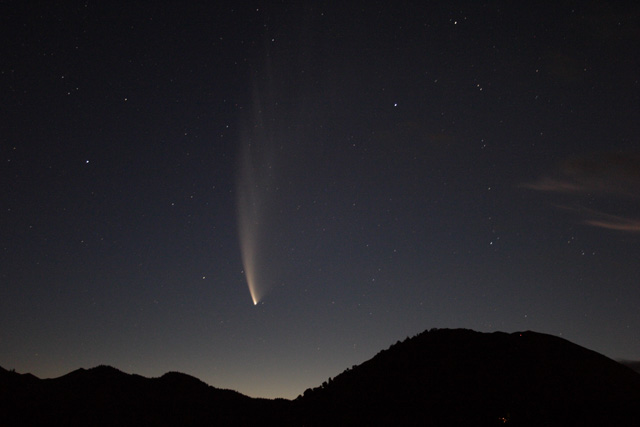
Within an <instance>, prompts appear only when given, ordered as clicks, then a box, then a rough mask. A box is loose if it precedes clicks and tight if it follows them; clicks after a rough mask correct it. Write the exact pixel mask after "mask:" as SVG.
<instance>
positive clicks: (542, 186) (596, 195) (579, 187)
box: [521, 153, 640, 233]
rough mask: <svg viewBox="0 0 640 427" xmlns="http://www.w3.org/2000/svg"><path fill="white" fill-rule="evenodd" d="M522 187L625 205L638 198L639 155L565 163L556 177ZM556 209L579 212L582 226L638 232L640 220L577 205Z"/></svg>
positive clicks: (598, 157) (576, 160) (580, 159)
mask: <svg viewBox="0 0 640 427" xmlns="http://www.w3.org/2000/svg"><path fill="white" fill-rule="evenodd" d="M521 187H523V188H528V189H530V190H535V191H541V192H546V193H560V194H565V195H576V196H585V195H588V196H589V197H590V198H591V199H592V200H595V201H598V200H599V199H601V198H606V199H607V200H610V199H611V198H612V197H613V198H617V199H618V200H624V201H626V203H628V202H631V203H635V202H634V201H635V200H636V199H638V198H640V155H638V154H636V153H633V154H622V153H604V154H599V155H592V156H585V157H580V158H574V159H571V160H568V161H565V162H564V163H563V164H562V165H561V166H560V168H559V173H558V177H550V176H543V177H541V178H540V179H538V180H537V181H535V182H532V183H526V184H522V185H521ZM558 207H559V208H561V209H565V210H571V211H575V212H578V213H579V214H580V215H581V216H582V217H583V218H584V219H583V220H582V221H581V222H582V223H583V224H586V225H590V226H592V227H599V228H605V229H608V230H617V231H623V232H631V233H638V232H640V219H639V218H633V217H629V216H624V215H615V214H612V213H609V212H603V211H598V210H594V209H588V208H585V207H583V206H580V205H578V206H577V207H567V206H566V205H558Z"/></svg>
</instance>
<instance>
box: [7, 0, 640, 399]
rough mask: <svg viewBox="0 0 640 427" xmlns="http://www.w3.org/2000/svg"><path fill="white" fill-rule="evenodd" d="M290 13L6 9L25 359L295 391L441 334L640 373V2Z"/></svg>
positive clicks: (13, 245)
mask: <svg viewBox="0 0 640 427" xmlns="http://www.w3.org/2000/svg"><path fill="white" fill-rule="evenodd" d="M290 3H292V2H269V1H268V2H264V1H260V2H255V3H254V2H252V1H248V2H237V1H233V2H232V1H225V0H222V1H216V2H186V3H185V2H177V1H176V2H173V1H163V2H155V3H153V4H148V5H146V4H140V3H139V2H129V3H127V4H126V5H124V6H114V5H113V4H111V2H75V1H68V2H39V3H37V4H36V3H35V2H10V5H7V7H5V8H4V9H3V14H2V17H0V19H1V20H2V23H1V24H2V25H0V32H2V36H3V43H2V44H1V45H0V54H1V57H2V58H3V60H2V61H1V63H0V91H1V93H2V96H1V97H0V99H1V102H2V106H3V109H2V111H3V115H4V116H3V120H2V121H1V122H2V123H1V124H0V134H1V135H2V141H1V142H0V154H1V156H2V157H0V160H1V161H2V167H1V168H0V174H1V179H2V183H3V190H2V191H1V192H0V207H1V209H0V243H1V244H0V251H1V253H2V255H1V256H0V283H1V285H0V366H2V367H3V368H5V369H15V370H16V371H17V372H20V373H25V372H30V373H33V374H34V375H36V376H38V377H41V378H47V377H56V376H61V375H64V374H66V373H68V372H71V371H73V370H75V369H78V368H81V367H83V368H91V367H94V366H97V365H101V364H105V365H111V366H113V367H115V368H117V369H120V370H122V371H124V372H128V373H136V374H140V375H143V376H147V377H158V376H161V375H162V374H164V373H165V372H169V371H179V372H184V373H186V374H189V375H192V376H194V377H197V378H199V379H201V380H202V381H204V382H205V383H207V384H210V385H211V386H214V387H218V388H226V389H232V390H237V391H239V392H241V393H244V394H246V395H249V396H255V397H268V398H273V397H285V398H295V397H296V396H297V395H299V394H302V393H304V391H305V389H307V388H310V387H316V386H318V385H320V384H322V383H323V382H324V381H326V380H327V379H328V378H329V377H335V376H336V375H338V374H339V373H341V372H343V371H344V370H345V369H346V368H349V367H352V366H353V365H356V364H360V363H362V362H364V361H366V360H368V359H370V358H371V357H373V356H374V355H375V354H376V353H378V352H379V351H381V350H383V349H385V348H388V347H389V346H390V345H392V344H394V343H395V342H396V341H398V340H403V339H404V338H406V337H407V336H413V335H415V334H418V333H420V332H422V331H424V330H425V329H430V328H458V327H462V328H469V329H474V330H478V331H497V330H499V331H504V332H515V331H522V330H533V331H537V332H542V333H548V334H552V335H556V336H561V337H563V338H566V339H568V340H570V341H572V342H574V343H576V344H579V345H581V346H584V347H587V348H589V349H592V350H595V351H597V352H599V353H602V354H604V355H606V356H608V357H611V358H614V359H627V360H640V340H638V337H639V336H640V310H638V307H640V286H639V285H640V282H639V279H638V278H639V277H640V262H639V260H640V233H639V232H638V230H640V220H639V218H640V202H639V199H638V197H637V195H638V194H640V172H639V171H640V139H639V138H640V102H639V100H640V84H639V82H638V70H640V56H639V55H634V54H632V52H637V51H640V31H639V30H638V22H639V20H638V17H639V16H640V3H639V4H635V3H633V2H606V1H598V2H575V1H568V0H567V1H565V0H561V1H557V2H545V4H544V5H543V4H541V3H540V2H530V3H526V4H525V3H522V2H512V1H507V0H497V1H494V2H462V1H447V2H444V1H442V2H439V1H435V2H433V1H432V2H422V3H421V2H402V1H401V2H400V3H398V2H370V1H364V0H362V1H360V0H354V1H348V2H338V3H336V4H331V2H322V3H318V2H306V3H304V4H303V3H299V2H293V3H295V4H290ZM247 288H248V291H249V292H248V293H249V295H248V294H247ZM249 297H250V298H251V301H252V303H250V302H249Z"/></svg>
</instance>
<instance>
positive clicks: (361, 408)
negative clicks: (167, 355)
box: [0, 329, 640, 426]
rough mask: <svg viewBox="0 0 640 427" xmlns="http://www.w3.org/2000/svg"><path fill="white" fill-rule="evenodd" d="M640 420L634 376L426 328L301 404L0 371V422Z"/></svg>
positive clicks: (520, 341) (585, 356) (102, 374)
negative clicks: (37, 376)
mask: <svg viewBox="0 0 640 427" xmlns="http://www.w3.org/2000/svg"><path fill="white" fill-rule="evenodd" d="M45 424H46V425H243V426H247V425H284V426H287V425H292V426H296V425H299V426H334V425H437V426H440V425H443V426H447V425H474V426H490V425H504V424H507V425H514V426H534V425H535V426H539V425H549V426H554V425H557V426H561V425H562V426H566V425H583V426H584V425H594V426H595V425H598V426H602V425H615V424H620V425H640V374H638V373H636V372H634V371H633V370H632V369H630V368H628V367H626V366H623V365H622V364H620V363H618V362H615V361H613V360H611V359H609V358H607V357H605V356H603V355H601V354H598V353H596V352H593V351H591V350H588V349H586V348H584V347H580V346H578V345H576V344H572V343H571V342H569V341H567V340H564V339H561V338H558V337H554V336H551V335H545V334H540V333H535V332H529V331H527V332H518V333H512V334H506V333H502V332H495V333H479V332H474V331H471V330H464V329H456V330H448V329H439V330H438V329H432V330H430V331H425V332H423V333H421V334H419V335H417V336H415V337H413V338H407V339H406V340H405V341H403V342H398V343H396V344H394V345H393V346H391V347H390V348H389V349H387V350H384V351H381V352H380V353H378V354H377V355H376V356H375V357H373V358H372V359H370V360H368V361H366V362H364V363H362V364H361V365H358V366H354V367H352V368H349V369H347V370H345V371H344V372H343V373H341V374H340V375H338V376H336V377H335V378H333V379H331V378H330V379H328V380H327V381H326V382H325V383H323V384H322V385H320V386H319V387H316V388H314V389H308V390H306V391H305V392H304V393H303V394H302V395H300V396H299V397H298V398H297V399H295V400H293V401H291V400H285V399H275V400H268V399H255V398H250V397H247V396H244V395H242V394H240V393H238V392H235V391H231V390H222V389H217V388H214V387H211V386H209V385H207V384H205V383H204V382H202V381H200V380H198V379H197V378H194V377H192V376H189V375H185V374H181V373H177V372H170V373H167V374H165V375H163V376H162V377H160V378H145V377H142V376H139V375H131V374H126V373H123V372H121V371H119V370H117V369H115V368H112V367H108V366H98V367H96V368H93V369H88V370H85V369H78V370H76V371H73V372H71V373H69V374H67V375H64V376H62V377H59V378H54V379H38V378H36V377H35V376H33V375H30V374H18V373H16V372H12V371H7V370H5V369H2V368H0V425H45Z"/></svg>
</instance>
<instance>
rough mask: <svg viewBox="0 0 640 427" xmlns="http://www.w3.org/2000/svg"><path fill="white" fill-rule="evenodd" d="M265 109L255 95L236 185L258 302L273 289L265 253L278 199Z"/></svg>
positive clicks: (250, 281) (246, 263)
mask: <svg viewBox="0 0 640 427" xmlns="http://www.w3.org/2000/svg"><path fill="white" fill-rule="evenodd" d="M264 115H265V111H264V110H263V108H262V107H261V104H260V99H259V96H258V95H254V109H253V114H252V117H251V120H250V121H249V123H248V124H247V126H245V128H244V132H243V133H242V134H241V136H240V152H239V163H238V168H237V171H238V176H237V185H236V190H237V191H236V194H237V217H238V235H239V240H240V251H241V255H242V265H243V269H244V274H245V278H246V281H247V286H248V287H249V292H250V294H251V299H252V301H253V304H254V305H257V304H258V303H259V302H260V300H261V299H262V298H263V297H264V295H265V294H266V293H267V291H268V290H269V285H268V283H269V280H268V278H267V277H266V272H265V262H266V260H265V253H266V252H268V250H267V248H266V245H267V243H268V242H267V240H268V234H267V231H268V229H269V218H270V215H269V212H270V210H271V208H272V205H273V204H274V203H275V202H274V194H273V191H274V190H273V188H274V187H275V186H274V169H275V168H274V154H275V150H274V147H275V144H274V140H273V138H274V136H273V134H272V132H269V129H268V128H267V127H268V126H266V125H265V122H267V123H268V122H269V120H265V119H264V117H263V116H264Z"/></svg>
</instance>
